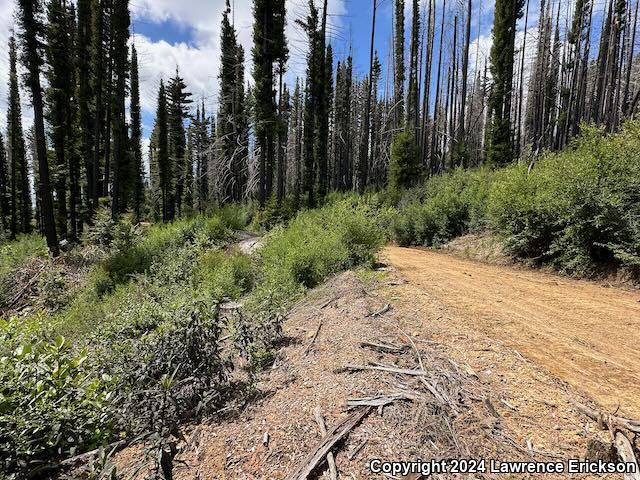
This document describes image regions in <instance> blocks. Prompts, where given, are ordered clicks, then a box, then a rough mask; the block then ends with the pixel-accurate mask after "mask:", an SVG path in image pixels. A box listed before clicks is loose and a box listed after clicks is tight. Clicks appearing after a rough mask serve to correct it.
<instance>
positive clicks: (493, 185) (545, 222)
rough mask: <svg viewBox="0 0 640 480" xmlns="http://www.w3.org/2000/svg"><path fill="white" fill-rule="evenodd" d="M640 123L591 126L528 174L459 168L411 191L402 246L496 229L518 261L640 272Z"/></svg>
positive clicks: (399, 227) (402, 220) (401, 223)
mask: <svg viewBox="0 0 640 480" xmlns="http://www.w3.org/2000/svg"><path fill="white" fill-rule="evenodd" d="M639 133H640V123H638V122H630V123H628V124H627V125H626V126H625V127H624V129H623V130H622V131H621V132H620V133H617V134H613V135H604V134H603V133H602V132H600V131H597V130H596V129H594V128H589V127H584V128H583V135H582V137H581V138H579V139H578V140H576V141H575V142H574V143H573V144H572V145H571V146H570V147H569V148H568V149H567V150H566V151H564V152H562V153H558V154H547V155H546V156H544V157H543V158H542V159H540V160H539V161H538V162H537V164H536V165H535V167H534V168H533V169H532V170H531V171H529V169H528V167H527V165H512V166H509V167H507V168H504V169H500V170H495V171H491V170H488V169H479V170H456V171H454V172H451V173H447V174H444V175H441V176H438V177H433V178H431V179H429V180H427V182H426V183H425V185H424V186H423V187H421V188H417V189H413V190H410V191H408V192H406V193H405V194H404V195H403V197H402V198H401V200H400V202H399V207H398V208H399V213H398V215H397V217H396V219H395V221H394V224H393V231H394V236H395V239H396V241H397V242H398V243H399V244H401V245H425V246H431V245H439V244H441V243H444V242H446V241H448V240H450V239H451V238H453V237H455V236H458V235H461V234H464V233H466V232H469V231H473V230H479V229H485V228H490V229H492V230H493V231H494V232H495V233H497V234H498V235H499V236H500V237H501V238H502V239H503V242H504V244H505V246H506V248H507V250H508V251H509V252H511V253H512V254H513V255H515V256H517V257H520V258H523V259H528V260H531V261H534V262H537V263H548V264H551V265H553V266H554V267H556V268H558V269H559V270H560V271H561V272H564V273H567V274H571V275H579V276H585V275H592V274H594V273H596V272H598V271H599V270H602V269H604V268H611V267H622V268H625V269H627V270H629V271H630V272H631V273H633V274H634V275H638V274H639V273H640V221H639V220H638V219H639V218H640V201H639V200H640V135H639Z"/></svg>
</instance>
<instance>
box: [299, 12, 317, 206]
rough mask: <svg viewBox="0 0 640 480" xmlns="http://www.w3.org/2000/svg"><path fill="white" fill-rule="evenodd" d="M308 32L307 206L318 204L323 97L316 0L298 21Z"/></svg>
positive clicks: (305, 120) (304, 139) (306, 101)
mask: <svg viewBox="0 0 640 480" xmlns="http://www.w3.org/2000/svg"><path fill="white" fill-rule="evenodd" d="M298 23H299V25H300V26H301V27H302V28H303V29H304V30H305V31H306V33H307V37H308V39H309V52H308V54H307V80H306V82H305V100H304V120H303V126H304V133H303V153H302V155H303V158H304V180H303V187H302V190H303V192H304V193H305V194H306V196H307V206H309V207H311V208H312V207H314V206H315V205H316V194H315V180H316V172H317V170H316V168H317V162H316V158H315V154H316V149H315V138H316V129H317V123H316V121H317V109H318V101H319V100H318V98H319V96H320V91H319V80H320V76H321V70H320V64H321V60H320V55H321V54H322V52H321V51H320V48H319V38H318V9H317V8H316V6H315V4H314V2H313V0H309V15H308V16H307V19H306V22H300V21H299V22H298Z"/></svg>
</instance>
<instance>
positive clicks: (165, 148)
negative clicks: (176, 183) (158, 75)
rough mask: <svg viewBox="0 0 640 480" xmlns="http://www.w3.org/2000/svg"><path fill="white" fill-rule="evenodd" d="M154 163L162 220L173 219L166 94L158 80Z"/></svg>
mask: <svg viewBox="0 0 640 480" xmlns="http://www.w3.org/2000/svg"><path fill="white" fill-rule="evenodd" d="M154 130H155V136H156V138H155V139H154V140H155V147H156V152H155V155H154V163H155V166H156V169H157V178H158V181H157V183H158V188H159V190H160V196H161V212H162V221H163V222H167V221H170V220H172V219H173V202H174V187H173V165H172V162H171V159H170V158H169V130H168V113H167V94H166V90H165V86H164V82H163V81H162V80H160V89H159V90H158V105H157V110H156V126H155V129H154Z"/></svg>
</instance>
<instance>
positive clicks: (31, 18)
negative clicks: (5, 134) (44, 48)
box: [18, 0, 60, 256]
mask: <svg viewBox="0 0 640 480" xmlns="http://www.w3.org/2000/svg"><path fill="white" fill-rule="evenodd" d="M18 5H19V16H18V18H19V23H20V27H21V29H22V32H21V40H22V52H23V62H24V65H25V69H26V70H27V82H26V83H27V86H28V88H29V90H30V92H31V102H32V104H33V114H34V120H33V125H34V129H35V144H36V152H37V158H38V190H39V196H40V209H41V212H42V219H43V230H44V234H45V237H46V239H47V246H48V247H49V251H50V252H51V254H52V255H53V256H58V254H59V253H60V247H59V245H58V235H57V233H56V224H55V218H54V211H53V196H52V194H51V185H50V178H49V162H48V160H47V148H46V137H45V130H44V105H43V103H44V102H43V98H42V86H41V83H40V70H41V67H42V58H43V56H42V52H41V45H42V41H41V39H42V33H43V31H44V26H43V22H42V4H41V2H40V1H38V0H19V2H18Z"/></svg>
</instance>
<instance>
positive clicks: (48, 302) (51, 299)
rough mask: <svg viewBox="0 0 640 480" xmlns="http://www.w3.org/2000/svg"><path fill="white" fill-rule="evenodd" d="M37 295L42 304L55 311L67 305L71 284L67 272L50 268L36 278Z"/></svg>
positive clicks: (48, 309)
mask: <svg viewBox="0 0 640 480" xmlns="http://www.w3.org/2000/svg"><path fill="white" fill-rule="evenodd" d="M38 297H39V300H40V302H41V304H42V306H43V307H44V308H45V309H46V310H47V311H50V312H55V311H58V310H60V309H61V308H63V307H64V306H66V305H67V303H68V302H69V300H70V298H71V284H70V282H69V279H68V278H67V274H66V273H65V272H64V271H63V270H61V269H58V268H50V269H47V270H46V271H44V272H43V273H42V275H41V276H40V278H39V279H38Z"/></svg>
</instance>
